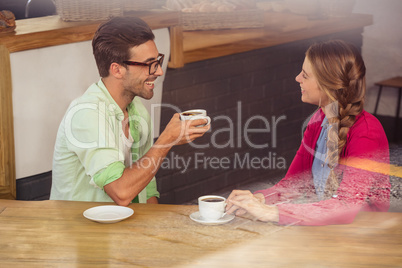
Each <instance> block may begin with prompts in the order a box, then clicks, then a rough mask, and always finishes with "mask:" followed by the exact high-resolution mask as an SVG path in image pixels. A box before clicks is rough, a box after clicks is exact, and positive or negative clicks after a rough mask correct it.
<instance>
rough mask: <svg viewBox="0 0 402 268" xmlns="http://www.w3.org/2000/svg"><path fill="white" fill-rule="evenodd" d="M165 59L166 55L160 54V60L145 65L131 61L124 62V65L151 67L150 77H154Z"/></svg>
mask: <svg viewBox="0 0 402 268" xmlns="http://www.w3.org/2000/svg"><path fill="white" fill-rule="evenodd" d="M164 58H165V55H164V54H161V53H159V54H158V59H157V60H154V61H151V62H149V63H145V62H136V61H129V60H125V61H123V63H125V64H127V65H140V66H148V67H149V75H153V74H154V73H156V71H157V70H158V67H159V66H161V67H162V64H163V59H164Z"/></svg>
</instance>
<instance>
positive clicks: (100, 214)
mask: <svg viewBox="0 0 402 268" xmlns="http://www.w3.org/2000/svg"><path fill="white" fill-rule="evenodd" d="M133 214H134V210H132V209H131V208H128V207H123V206H113V205H107V206H97V207H93V208H89V209H87V210H85V211H84V213H83V215H84V217H85V218H87V219H89V220H92V221H96V222H100V223H115V222H118V221H122V220H124V219H127V218H128V217H130V216H131V215H133Z"/></svg>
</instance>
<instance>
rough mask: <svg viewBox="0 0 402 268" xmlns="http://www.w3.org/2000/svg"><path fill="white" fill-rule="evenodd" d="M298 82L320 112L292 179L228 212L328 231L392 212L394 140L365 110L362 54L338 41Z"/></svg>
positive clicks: (240, 194) (317, 48)
mask: <svg viewBox="0 0 402 268" xmlns="http://www.w3.org/2000/svg"><path fill="white" fill-rule="evenodd" d="M296 81H297V82H298V83H299V84H300V87H301V94H302V97H301V99H302V101H303V102H306V103H311V104H314V105H317V106H318V110H317V111H316V112H315V113H314V115H313V116H312V117H311V119H310V121H309V123H308V125H307V128H306V130H305V132H304V136H303V140H302V144H301V146H300V148H299V150H298V151H297V153H296V156H295V158H294V159H293V162H292V164H291V165H290V167H289V170H288V172H287V174H286V176H285V178H283V179H282V180H281V181H280V182H279V183H277V184H276V185H275V186H273V187H271V188H268V189H266V190H262V191H257V192H255V193H254V194H252V193H251V192H249V191H241V190H234V191H233V192H232V193H231V194H230V196H229V197H228V205H227V208H226V211H227V213H229V214H231V213H235V214H236V215H242V214H245V213H247V212H248V213H249V214H251V215H252V216H254V217H255V218H256V219H258V220H261V221H270V222H277V223H279V224H284V225H285V224H298V225H327V224H345V223H351V222H352V221H353V219H354V218H355V216H356V214H357V213H358V212H359V211H361V210H365V211H387V210H388V209H389V194H390V184H389V175H387V174H389V173H388V172H387V170H386V169H387V168H388V171H389V148H388V141H387V138H386V136H385V133H384V130H383V128H382V126H381V124H380V123H379V121H378V120H377V119H376V118H375V117H374V116H372V115H371V114H369V113H367V112H366V111H365V110H364V109H363V104H364V96H365V90H366V86H365V66H364V62H363V59H362V57H361V55H360V53H359V51H358V50H357V49H356V47H354V46H353V45H350V44H347V43H345V42H343V41H339V40H333V41H328V42H324V43H318V44H314V45H312V46H311V47H310V48H309V49H308V50H307V52H306V57H305V60H304V63H303V68H302V71H301V73H300V74H299V75H298V76H297V77H296ZM373 166H376V167H380V169H381V168H382V169H381V172H374V171H373ZM384 167H385V168H384Z"/></svg>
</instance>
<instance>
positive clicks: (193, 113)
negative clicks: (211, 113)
mask: <svg viewBox="0 0 402 268" xmlns="http://www.w3.org/2000/svg"><path fill="white" fill-rule="evenodd" d="M182 115H184V116H196V115H202V113H197V112H191V113H186V112H184V113H182Z"/></svg>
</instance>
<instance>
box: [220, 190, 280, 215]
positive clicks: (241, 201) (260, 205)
mask: <svg viewBox="0 0 402 268" xmlns="http://www.w3.org/2000/svg"><path fill="white" fill-rule="evenodd" d="M226 213H227V214H232V213H235V215H237V216H240V215H244V214H245V213H249V214H251V215H253V216H254V217H255V218H256V219H257V220H260V221H273V222H278V221H279V212H278V208H277V207H275V206H267V205H265V198H264V195H263V194H261V193H258V194H255V195H253V194H252V193H251V192H250V191H242V190H234V191H233V192H232V193H231V194H230V195H229V197H228V199H227V206H226Z"/></svg>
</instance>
